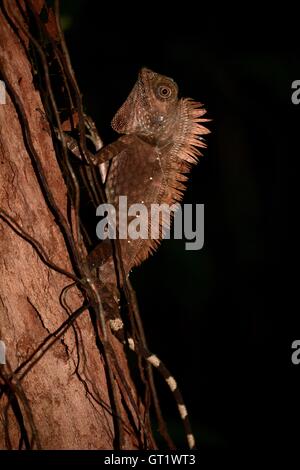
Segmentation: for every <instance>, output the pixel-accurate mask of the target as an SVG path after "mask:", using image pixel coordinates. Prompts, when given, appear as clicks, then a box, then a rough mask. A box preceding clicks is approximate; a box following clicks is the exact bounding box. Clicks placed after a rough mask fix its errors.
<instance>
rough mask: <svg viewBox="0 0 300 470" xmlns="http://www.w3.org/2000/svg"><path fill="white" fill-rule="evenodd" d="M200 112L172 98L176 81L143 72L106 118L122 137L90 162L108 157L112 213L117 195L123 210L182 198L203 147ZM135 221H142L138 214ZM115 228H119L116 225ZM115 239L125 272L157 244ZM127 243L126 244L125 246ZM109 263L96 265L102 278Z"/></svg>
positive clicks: (95, 257)
mask: <svg viewBox="0 0 300 470" xmlns="http://www.w3.org/2000/svg"><path fill="white" fill-rule="evenodd" d="M205 112H206V111H205V109H203V108H201V104H200V103H197V102H195V101H193V100H191V99H189V98H181V99H179V98H178V88H177V85H176V83H175V82H174V81H173V80H172V79H171V78H168V77H165V76H163V75H159V74H157V73H155V72H152V71H151V70H149V69H146V68H143V69H142V70H141V71H140V73H139V76H138V80H137V82H136V84H135V85H134V87H133V89H132V91H131V93H130V94H129V96H128V98H127V100H126V101H125V102H124V104H123V105H122V106H121V108H120V109H119V110H118V112H117V113H116V115H115V116H114V118H113V120H112V128H113V129H114V130H115V131H116V132H118V133H120V134H123V135H122V136H121V137H119V139H118V140H117V141H116V142H113V143H112V144H110V145H108V146H106V147H104V148H103V149H101V150H100V151H99V152H98V153H97V154H96V155H95V156H94V163H96V164H100V163H102V162H103V161H107V160H110V159H112V162H111V166H110V169H109V172H108V176H107V178H106V182H105V191H106V195H107V199H108V202H110V203H112V204H113V205H114V207H115V208H116V210H117V212H118V202H119V196H121V195H126V196H127V201H128V207H129V206H130V205H131V204H134V203H143V204H144V205H145V206H146V208H147V209H148V213H149V212H150V206H151V205H152V204H167V205H169V206H170V205H172V204H174V203H177V202H179V201H180V200H181V199H182V196H183V192H184V189H185V184H184V183H185V181H186V180H187V178H188V176H187V174H188V172H189V171H190V168H191V166H192V165H193V164H195V163H197V157H198V156H200V155H201V153H200V151H199V147H205V144H204V142H203V140H202V135H203V134H207V133H208V132H209V131H208V130H207V129H206V128H205V127H204V126H203V125H201V124H200V123H201V122H204V121H208V119H205V118H203V115H204V114H205ZM140 217H143V214H141V216H140ZM160 221H161V226H160V237H159V238H160V239H161V238H162V235H163V232H164V230H165V229H167V228H168V217H165V216H164V214H163V215H162V218H161V219H160ZM141 223H142V221H141ZM119 229H120V227H119ZM150 231H151V226H150V225H149V228H148V232H149V237H148V238H147V239H142V238H140V239H137V240H120V248H121V257H122V262H123V266H124V269H125V272H126V274H128V273H129V272H130V270H131V269H132V268H133V267H134V266H137V265H139V264H140V263H142V262H143V261H144V260H145V259H146V258H147V257H148V256H149V255H150V254H151V253H152V252H153V251H154V250H155V249H156V248H157V246H158V245H159V242H160V239H152V238H151V237H150ZM128 242H129V243H128ZM89 259H90V262H91V266H97V267H99V266H101V263H102V262H103V252H102V249H101V244H100V245H98V247H96V249H95V250H94V251H93V252H92V254H91V255H90V258H89ZM112 267H113V266H112V260H111V259H109V260H107V261H106V262H105V263H103V265H102V266H101V267H100V272H102V275H103V279H106V280H107V281H108V282H109V280H111V281H112V282H115V280H114V281H113V280H112V276H114V269H112Z"/></svg>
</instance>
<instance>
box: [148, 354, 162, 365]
mask: <svg viewBox="0 0 300 470" xmlns="http://www.w3.org/2000/svg"><path fill="white" fill-rule="evenodd" d="M147 361H148V362H150V364H152V365H153V366H154V367H159V364H160V360H159V359H158V357H157V356H155V354H152V356H149V357H147Z"/></svg>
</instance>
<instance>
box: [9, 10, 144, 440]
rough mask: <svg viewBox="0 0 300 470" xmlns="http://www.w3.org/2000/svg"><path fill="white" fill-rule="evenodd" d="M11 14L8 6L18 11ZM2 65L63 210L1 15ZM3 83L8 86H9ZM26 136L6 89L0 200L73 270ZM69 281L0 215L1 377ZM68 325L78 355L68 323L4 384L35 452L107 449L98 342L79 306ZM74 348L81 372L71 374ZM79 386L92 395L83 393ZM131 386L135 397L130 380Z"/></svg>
mask: <svg viewBox="0 0 300 470" xmlns="http://www.w3.org/2000/svg"><path fill="white" fill-rule="evenodd" d="M13 3H14V2H10V5H12V4H13ZM12 8H13V7H12ZM17 11H18V10H17V8H15V13H16V14H17ZM24 46H25V47H24ZM0 70H1V71H3V73H5V76H6V77H7V80H8V82H9V84H10V87H11V89H12V90H13V93H14V94H16V95H17V96H18V98H19V100H20V102H21V104H22V106H23V108H24V110H25V114H26V120H27V123H28V126H29V129H30V134H31V138H32V141H33V144H34V148H35V151H36V152H37V154H38V156H39V158H40V160H41V162H42V166H43V170H44V172H45V175H46V178H47V182H48V185H49V187H50V188H51V191H52V193H53V195H54V198H55V201H56V204H57V205H58V206H59V208H60V210H61V211H62V213H63V214H64V215H65V216H66V211H67V189H66V186H65V184H64V181H63V178H62V175H61V172H60V168H59V166H58V164H57V161H56V157H55V153H54V149H53V143H52V139H51V136H50V133H49V129H48V124H47V122H46V120H45V118H44V117H43V114H42V113H41V111H43V105H42V101H41V97H40V94H39V92H38V91H37V90H36V89H35V87H34V84H33V76H32V69H31V65H30V63H29V61H28V58H27V55H26V41H25V42H24V44H21V42H20V40H19V38H18V37H17V35H16V34H15V32H14V31H13V29H12V28H11V26H10V25H9V23H8V21H7V18H5V17H4V16H3V14H2V13H0ZM0 78H2V74H1V76H0ZM6 86H7V88H8V84H7V83H6ZM25 140H26V139H24V132H23V129H22V126H21V122H20V116H19V114H18V112H17V107H16V105H15V102H14V101H12V99H11V96H9V94H8V93H7V94H6V104H2V105H0V160H1V161H0V206H1V208H2V209H4V210H5V211H6V212H7V213H8V214H9V215H10V216H11V217H12V218H13V219H14V220H15V221H16V222H17V223H18V224H19V225H20V226H21V227H22V229H23V230H24V231H25V232H26V233H28V234H30V235H31V236H32V237H33V238H34V239H36V240H38V241H39V243H40V244H41V245H42V246H43V248H44V250H45V252H46V253H47V255H48V257H49V258H50V259H51V261H53V262H54V263H56V264H57V265H59V266H60V267H62V268H64V269H66V270H68V271H71V272H72V267H71V264H70V260H69V255H68V251H67V248H66V245H65V241H64V238H63V236H62V234H61V232H60V230H59V227H58V225H57V223H56V221H55V220H54V217H53V214H52V213H51V211H50V210H49V207H48V205H47V204H46V202H45V198H44V195H43V193H42V191H41V188H40V185H39V182H38V179H37V176H36V173H35V170H34V166H33V164H32V161H31V158H30V154H29V153H28V150H27V147H26V145H25ZM70 283H71V281H70V279H68V278H67V277H66V276H64V275H62V274H59V273H57V272H55V271H54V270H51V269H49V268H48V267H47V266H46V265H45V264H44V263H43V262H42V261H41V259H40V258H39V257H38V256H37V253H36V251H35V250H34V248H33V247H32V246H31V245H30V244H29V243H28V242H27V241H26V240H24V239H22V238H21V237H20V236H18V235H17V234H16V233H15V232H14V230H12V228H11V227H10V226H9V225H8V224H7V223H6V222H5V221H4V220H3V219H0V339H1V340H3V341H4V342H5V344H6V348H7V364H6V365H0V372H1V374H4V375H5V376H9V374H10V373H11V371H13V370H15V369H16V367H18V366H19V365H20V364H21V363H22V361H24V360H25V359H26V358H28V357H29V356H30V354H31V353H32V352H33V351H34V350H35V349H36V348H37V347H38V345H39V344H40V343H41V341H42V340H43V339H44V338H45V337H47V336H48V335H49V333H50V332H53V331H55V330H56V329H57V328H58V327H59V326H60V325H61V324H62V323H63V322H64V321H65V320H66V319H67V318H68V314H67V312H66V311H65V310H64V309H63V308H62V306H61V304H60V302H59V296H60V293H61V291H62V289H63V288H64V287H65V286H67V285H68V284H70ZM82 302H83V299H82V294H81V292H80V291H79V290H78V289H77V288H76V287H73V288H71V289H70V291H69V292H68V294H67V303H68V306H69V309H70V311H74V310H76V308H78V307H79V306H81V305H82ZM76 324H77V328H78V330H80V334H81V337H80V338H79V351H78V348H77V346H76V342H75V336H74V331H73V329H72V328H69V329H68V331H67V332H66V334H64V336H63V337H62V338H61V339H59V340H58V341H57V342H56V343H55V344H54V345H53V346H52V347H51V348H50V349H49V350H48V351H47V352H46V354H44V355H43V357H42V358H41V359H40V360H39V361H38V362H37V363H36V364H34V365H33V366H32V368H31V369H30V371H29V372H28V373H27V375H25V377H24V378H22V380H21V381H20V380H19V375H16V376H15V377H14V378H13V380H12V382H11V384H12V386H14V387H15V389H16V390H17V391H18V394H17V398H18V403H19V405H20V411H21V413H22V415H23V420H24V426H25V429H26V431H27V433H28V436H29V440H30V441H31V444H32V446H33V448H38V447H41V448H43V449H50V448H51V449H63V448H65V449H76V448H82V449H104V448H106V449H109V448H112V447H113V439H114V428H113V421H112V417H111V413H110V412H109V411H107V410H110V408H111V403H110V395H109V393H108V385H107V380H106V375H105V370H104V360H103V357H102V356H101V354H100V352H99V349H98V348H97V346H96V342H95V333H94V330H93V326H92V323H91V321H90V317H89V315H88V312H87V310H86V311H84V312H83V313H82V314H81V315H80V317H79V318H78V320H77V321H76ZM112 341H113V345H114V348H115V351H116V355H117V358H118V361H119V365H120V367H121V368H122V370H123V371H124V374H125V376H126V379H127V380H128V382H129V383H130V384H131V382H130V378H129V372H128V368H127V363H126V358H125V355H124V351H123V348H122V347H121V346H120V345H119V343H117V341H115V340H112ZM78 353H79V356H80V366H79V374H78V373H74V372H75V367H76V362H77V354H78ZM1 383H2V380H1ZM87 387H88V390H89V392H90V393H87ZM131 391H132V393H133V394H134V393H135V392H134V389H133V387H132V385H131ZM96 400H97V401H96ZM100 402H101V403H102V404H101V403H100ZM7 404H8V398H7V394H5V393H3V394H2V396H1V399H0V448H2V449H5V448H9V447H11V448H14V449H15V448H18V446H19V439H20V423H18V421H17V419H16V418H15V414H14V412H13V407H11V406H9V407H8V406H7ZM105 404H106V405H107V410H106V406H105ZM120 406H121V401H120ZM121 411H122V418H123V419H124V421H125V423H127V427H126V426H125V430H126V429H127V432H125V443H126V447H127V448H134V447H135V446H136V439H135V436H134V433H133V432H131V431H132V429H131V428H130V426H129V424H128V419H127V418H126V413H125V410H124V409H123V408H121Z"/></svg>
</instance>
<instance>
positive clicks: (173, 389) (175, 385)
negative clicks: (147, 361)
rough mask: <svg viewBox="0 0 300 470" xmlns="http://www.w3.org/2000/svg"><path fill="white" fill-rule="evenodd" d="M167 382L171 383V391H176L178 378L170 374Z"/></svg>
mask: <svg viewBox="0 0 300 470" xmlns="http://www.w3.org/2000/svg"><path fill="white" fill-rule="evenodd" d="M166 382H167V384H168V385H169V387H170V389H171V391H172V392H174V391H175V390H176V388H177V383H176V380H175V379H174V378H173V377H172V376H171V375H170V377H168V378H167V379H166Z"/></svg>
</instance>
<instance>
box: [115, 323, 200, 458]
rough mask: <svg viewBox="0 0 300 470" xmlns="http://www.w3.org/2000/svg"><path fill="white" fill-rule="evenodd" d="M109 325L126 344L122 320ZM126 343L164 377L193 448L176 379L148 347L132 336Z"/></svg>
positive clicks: (185, 412) (189, 428) (191, 433)
mask: <svg viewBox="0 0 300 470" xmlns="http://www.w3.org/2000/svg"><path fill="white" fill-rule="evenodd" d="M110 327H111V330H112V332H113V334H114V335H115V336H116V337H117V338H118V339H119V341H121V342H122V343H123V344H126V341H125V338H124V330H123V322H122V320H121V319H120V318H118V319H115V320H110ZM127 344H128V346H129V349H131V350H132V351H134V352H135V353H136V354H139V355H140V356H142V357H143V358H144V359H145V360H146V361H147V362H149V363H150V364H151V365H152V366H153V367H155V368H156V369H157V370H158V372H159V373H160V374H161V375H162V377H163V378H164V380H165V382H166V383H167V385H168V387H169V389H170V390H171V392H172V394H173V396H174V398H175V401H176V404H177V408H178V411H179V415H180V417H181V420H182V422H183V426H184V430H185V434H186V439H187V442H188V446H189V449H195V445H196V444H195V437H194V434H193V432H192V428H191V423H190V420H189V416H188V412H187V408H186V406H185V403H184V400H183V397H182V394H181V391H180V389H179V387H178V385H177V382H176V380H175V379H174V377H173V376H172V375H171V374H170V372H169V370H168V369H167V367H166V366H165V365H164V363H163V362H162V361H161V360H160V359H159V358H158V357H157V356H156V355H155V354H152V353H151V352H150V351H149V350H148V349H146V348H145V347H144V346H143V345H141V344H139V343H137V342H136V341H134V339H133V338H128V339H127Z"/></svg>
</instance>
